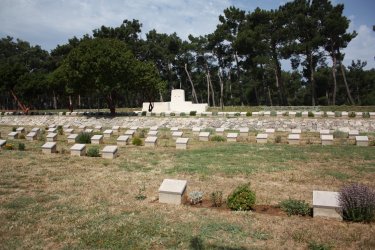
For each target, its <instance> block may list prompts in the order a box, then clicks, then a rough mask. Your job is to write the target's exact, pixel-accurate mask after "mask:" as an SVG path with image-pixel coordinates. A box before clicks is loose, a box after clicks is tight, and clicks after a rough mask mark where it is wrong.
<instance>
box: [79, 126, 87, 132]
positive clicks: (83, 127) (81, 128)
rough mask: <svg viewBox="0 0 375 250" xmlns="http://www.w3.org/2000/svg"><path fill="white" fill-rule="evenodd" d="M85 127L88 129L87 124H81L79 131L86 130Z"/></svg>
mask: <svg viewBox="0 0 375 250" xmlns="http://www.w3.org/2000/svg"><path fill="white" fill-rule="evenodd" d="M85 129H86V126H85V125H80V126H79V127H78V131H80V132H83V131H85Z"/></svg>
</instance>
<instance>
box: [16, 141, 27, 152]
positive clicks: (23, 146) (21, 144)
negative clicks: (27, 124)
mask: <svg viewBox="0 0 375 250" xmlns="http://www.w3.org/2000/svg"><path fill="white" fill-rule="evenodd" d="M25 148H26V146H25V143H22V142H20V143H18V150H19V151H25Z"/></svg>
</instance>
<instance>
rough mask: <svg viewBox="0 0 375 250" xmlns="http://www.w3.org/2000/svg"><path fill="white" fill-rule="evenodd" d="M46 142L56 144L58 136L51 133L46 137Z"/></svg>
mask: <svg viewBox="0 0 375 250" xmlns="http://www.w3.org/2000/svg"><path fill="white" fill-rule="evenodd" d="M46 140H47V141H49V142H54V141H56V140H57V134H56V133H49V134H48V135H47V136H46Z"/></svg>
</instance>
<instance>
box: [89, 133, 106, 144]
mask: <svg viewBox="0 0 375 250" xmlns="http://www.w3.org/2000/svg"><path fill="white" fill-rule="evenodd" d="M91 144H103V135H93V136H92V137H91Z"/></svg>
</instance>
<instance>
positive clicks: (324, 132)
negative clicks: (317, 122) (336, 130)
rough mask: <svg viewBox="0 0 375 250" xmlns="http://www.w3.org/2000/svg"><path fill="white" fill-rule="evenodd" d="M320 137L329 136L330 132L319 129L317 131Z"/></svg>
mask: <svg viewBox="0 0 375 250" xmlns="http://www.w3.org/2000/svg"><path fill="white" fill-rule="evenodd" d="M319 133H320V135H329V134H330V131H329V129H321V130H320V131H319Z"/></svg>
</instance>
